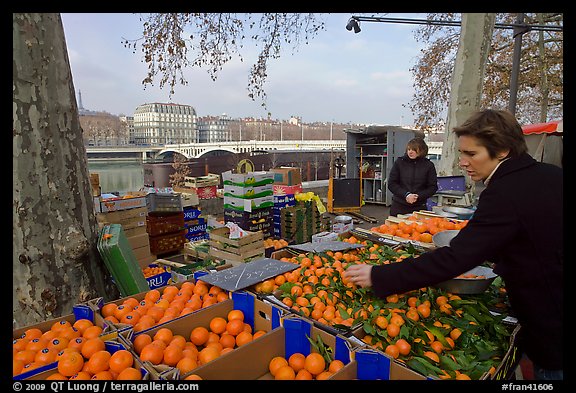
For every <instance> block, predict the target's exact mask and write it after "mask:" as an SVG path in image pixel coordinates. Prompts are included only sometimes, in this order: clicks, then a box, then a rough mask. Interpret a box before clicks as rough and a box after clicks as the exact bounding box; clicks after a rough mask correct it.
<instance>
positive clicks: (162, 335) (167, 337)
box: [153, 328, 174, 345]
mask: <svg viewBox="0 0 576 393" xmlns="http://www.w3.org/2000/svg"><path fill="white" fill-rule="evenodd" d="M173 337H174V333H172V330H170V329H168V328H160V329H158V331H156V334H154V337H153V339H154V340H162V341H164V343H165V344H166V345H168V344H170V341H172V338H173Z"/></svg>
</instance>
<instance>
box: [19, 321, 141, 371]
mask: <svg viewBox="0 0 576 393" xmlns="http://www.w3.org/2000/svg"><path fill="white" fill-rule="evenodd" d="M127 336H129V332H124V333H122V334H118V335H104V336H102V339H103V340H104V346H105V350H106V351H108V352H110V353H111V354H113V353H114V352H116V351H118V350H121V349H125V350H128V351H130V352H132V344H131V342H130V339H129V338H127ZM132 367H134V368H135V369H137V370H139V371H140V374H141V378H142V380H143V381H146V380H149V379H150V370H149V369H148V367H147V366H146V365H145V364H144V363H142V362H141V361H140V359H138V357H136V356H135V357H134V364H133V365H132ZM37 370H40V369H37ZM56 372H58V363H52V364H50V365H48V366H45V367H44V368H43V370H42V371H40V372H38V373H36V374H34V375H32V376H30V377H28V378H26V380H46V379H47V378H48V377H49V376H50V375H52V374H54V373H56Z"/></svg>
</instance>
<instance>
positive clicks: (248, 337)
mask: <svg viewBox="0 0 576 393" xmlns="http://www.w3.org/2000/svg"><path fill="white" fill-rule="evenodd" d="M248 326H250V325H248ZM252 340H253V337H252V333H249V332H247V331H245V330H244V331H242V332H240V333H238V335H237V336H236V345H237V346H239V347H241V346H242V345H244V344H248V343H249V342H250V341H252Z"/></svg>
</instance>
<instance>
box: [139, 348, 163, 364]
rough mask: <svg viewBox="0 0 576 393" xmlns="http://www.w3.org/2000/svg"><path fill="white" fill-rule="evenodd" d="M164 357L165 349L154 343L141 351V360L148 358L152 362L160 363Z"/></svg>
mask: <svg viewBox="0 0 576 393" xmlns="http://www.w3.org/2000/svg"><path fill="white" fill-rule="evenodd" d="M163 358H164V349H163V348H162V347H160V346H158V345H155V344H154V343H150V344H148V345H146V346H144V348H142V351H141V352H140V360H142V361H146V360H148V361H149V362H150V363H152V364H160V363H161V362H162V359H163Z"/></svg>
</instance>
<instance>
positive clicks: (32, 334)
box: [20, 328, 43, 340]
mask: <svg viewBox="0 0 576 393" xmlns="http://www.w3.org/2000/svg"><path fill="white" fill-rule="evenodd" d="M42 334H43V333H42V330H40V329H38V328H30V329H26V331H25V332H24V334H23V335H22V336H21V337H20V338H23V339H26V340H33V339H35V338H40V337H42Z"/></svg>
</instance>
